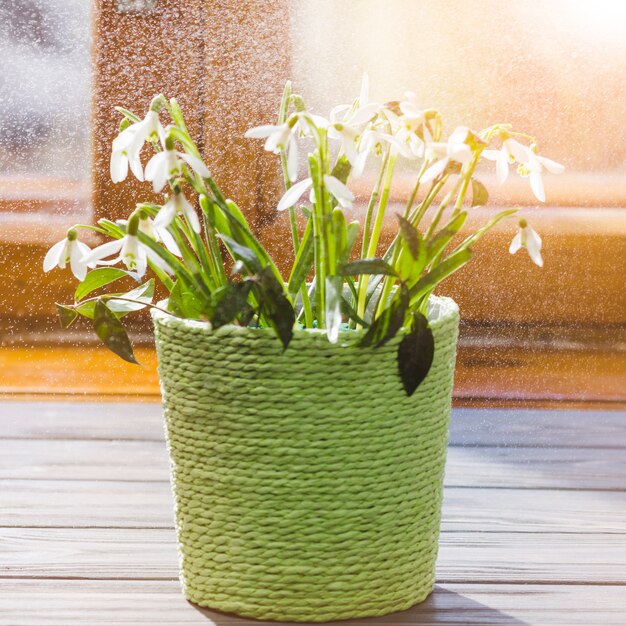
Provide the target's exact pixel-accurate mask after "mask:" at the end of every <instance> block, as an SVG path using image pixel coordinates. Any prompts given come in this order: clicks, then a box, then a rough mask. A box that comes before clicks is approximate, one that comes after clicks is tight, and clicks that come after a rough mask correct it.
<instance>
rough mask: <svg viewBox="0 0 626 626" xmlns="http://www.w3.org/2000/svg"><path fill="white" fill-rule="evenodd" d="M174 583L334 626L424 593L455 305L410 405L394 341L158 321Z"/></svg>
mask: <svg viewBox="0 0 626 626" xmlns="http://www.w3.org/2000/svg"><path fill="white" fill-rule="evenodd" d="M153 317H154V325H155V330H156V345H157V351H158V357H159V373H160V376H161V386H162V391H163V405H164V414H165V422H166V431H167V441H168V448H169V452H170V458H171V476H172V486H173V491H174V499H175V515H176V529H177V533H178V547H179V554H180V569H181V581H182V585H183V591H184V593H185V596H186V597H187V598H188V599H189V600H191V601H192V602H195V603H197V604H199V605H202V606H208V607H212V608H215V609H218V610H221V611H226V612H231V613H237V614H239V615H243V616H248V617H254V618H258V619H272V620H280V621H315V622H321V621H330V620H338V619H347V618H351V617H364V616H371V615H383V614H385V613H390V612H392V611H398V610H402V609H407V608H408V607H410V606H412V605H413V604H416V603H418V602H421V601H422V600H424V599H425V598H426V597H427V596H428V594H429V593H430V592H431V590H432V588H433V584H434V580H435V559H436V556H437V545H438V535H439V524H440V515H441V501H442V493H443V484H442V483H443V473H444V464H445V457H446V445H447V437H448V422H449V416H450V400H451V391H452V379H453V372H454V362H455V351H456V338H457V332H458V320H459V318H458V308H457V306H456V304H455V303H454V302H453V301H452V300H450V299H446V298H432V299H431V302H430V311H429V318H430V322H431V327H432V330H433V334H434V338H435V358H434V362H433V366H432V368H431V370H430V373H429V374H428V376H427V378H426V379H425V380H424V381H423V382H422V384H421V385H420V387H419V388H418V390H417V392H416V393H415V394H414V395H413V396H412V397H410V398H409V397H407V396H406V394H405V392H404V390H403V387H402V383H401V380H400V377H399V375H398V365H397V362H396V349H397V346H398V342H399V341H400V337H397V338H396V339H394V340H393V341H391V342H390V343H389V344H387V345H385V346H383V347H381V348H377V349H372V348H359V347H356V346H355V345H354V343H355V338H356V334H355V333H356V331H342V332H341V334H340V338H339V342H338V343H337V344H334V345H332V344H330V343H329V342H328V341H327V339H326V336H325V334H324V333H323V332H322V331H296V332H295V335H294V338H293V340H292V342H291V344H290V346H289V348H288V349H287V350H286V351H285V352H283V351H282V349H281V344H280V342H279V341H278V339H277V338H276V336H275V335H274V334H273V333H272V332H271V331H269V330H260V329H252V328H241V327H237V326H225V327H222V328H220V329H218V330H212V329H211V328H210V326H209V325H208V324H206V323H203V322H193V321H183V320H180V319H177V318H173V317H170V316H166V315H164V314H162V313H159V312H155V313H154V315H153Z"/></svg>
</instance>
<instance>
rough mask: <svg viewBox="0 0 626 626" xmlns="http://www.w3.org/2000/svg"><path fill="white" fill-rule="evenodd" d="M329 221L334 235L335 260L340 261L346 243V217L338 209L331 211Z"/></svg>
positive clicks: (343, 254)
mask: <svg viewBox="0 0 626 626" xmlns="http://www.w3.org/2000/svg"><path fill="white" fill-rule="evenodd" d="M331 221H332V230H333V234H334V241H333V243H334V246H335V259H341V258H342V257H344V256H345V250H346V245H347V243H348V228H347V225H346V216H345V215H344V214H343V211H342V210H341V209H340V208H339V207H336V208H334V209H333V212H332V213H331ZM329 243H330V242H329Z"/></svg>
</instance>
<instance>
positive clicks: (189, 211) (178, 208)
mask: <svg viewBox="0 0 626 626" xmlns="http://www.w3.org/2000/svg"><path fill="white" fill-rule="evenodd" d="M179 213H182V214H183V215H184V216H185V217H186V218H187V221H188V222H189V224H190V226H191V228H193V230H194V231H195V232H197V233H199V232H200V230H201V229H200V220H199V219H198V214H197V213H196V211H195V209H194V208H193V206H191V203H190V202H189V200H187V198H185V196H184V195H183V194H182V193H181V192H176V191H175V192H174V193H173V194H172V195H171V196H170V197H169V200H168V201H167V202H166V203H165V204H164V205H163V206H162V207H161V209H160V210H159V212H158V214H157V216H156V218H155V220H154V225H155V226H156V227H157V228H167V227H168V226H169V225H170V224H171V223H172V222H173V221H174V218H175V217H176V216H177V215H178V214H179Z"/></svg>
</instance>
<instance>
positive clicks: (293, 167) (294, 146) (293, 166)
mask: <svg viewBox="0 0 626 626" xmlns="http://www.w3.org/2000/svg"><path fill="white" fill-rule="evenodd" d="M287 176H288V177H289V180H290V181H291V182H293V181H294V180H296V179H297V178H298V142H297V141H296V140H295V138H294V137H292V138H291V140H290V141H289V145H288V146H287Z"/></svg>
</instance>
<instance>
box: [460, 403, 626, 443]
mask: <svg viewBox="0 0 626 626" xmlns="http://www.w3.org/2000/svg"><path fill="white" fill-rule="evenodd" d="M450 443H451V444H452V445H458V446H485V445H487V446H547V447H561V446H562V447H573V448H580V447H584V448H587V447H589V448H607V447H611V448H618V447H619V448H625V447H626V411H597V410H596V411H594V410H584V411H580V410H579V411H577V410H573V409H570V410H566V411H563V410H560V411H555V410H541V409H514V410H512V409H464V408H457V409H453V411H452V420H451V421H450Z"/></svg>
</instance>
